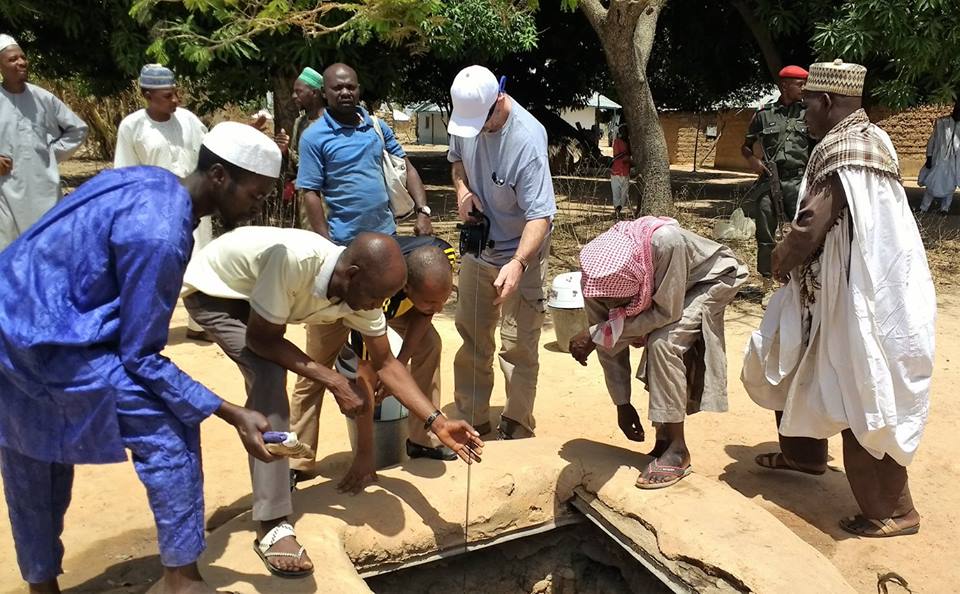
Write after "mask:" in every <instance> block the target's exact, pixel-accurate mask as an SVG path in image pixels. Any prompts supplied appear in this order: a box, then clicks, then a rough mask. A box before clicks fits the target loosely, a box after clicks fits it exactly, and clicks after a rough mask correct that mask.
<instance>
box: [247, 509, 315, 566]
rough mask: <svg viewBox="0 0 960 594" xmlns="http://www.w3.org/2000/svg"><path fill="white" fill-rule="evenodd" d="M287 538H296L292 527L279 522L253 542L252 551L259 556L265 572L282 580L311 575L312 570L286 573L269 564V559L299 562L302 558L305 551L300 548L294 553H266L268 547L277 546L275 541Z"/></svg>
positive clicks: (286, 523) (287, 523)
mask: <svg viewBox="0 0 960 594" xmlns="http://www.w3.org/2000/svg"><path fill="white" fill-rule="evenodd" d="M287 536H292V537H294V538H296V537H297V535H296V533H294V531H293V526H291V525H290V523H289V522H280V523H279V524H277V525H276V526H274V527H273V528H271V529H270V531H269V532H267V533H266V534H264V535H263V540H256V539H254V541H253V550H255V551H256V552H257V554H258V555H260V560H261V561H263V564H264V565H266V566H267V570H268V571H269V572H270V573H272V574H273V575H275V576H277V577H282V578H290V579H296V578H304V577H307V576H308V575H310V574H312V573H313V569H312V568H311V569H301V570H299V571H286V570H283V569H278V568H277V567H274V566H273V564H272V563H270V559H271V558H273V557H286V558H291V559H296V560H297V561H299V560H300V559H301V558H302V557H303V552H304V551H305V550H306V549H304V548H303V547H302V546H301V547H300V550H299V551H297V552H296V553H268V552H267V551H269V550H270V547H272V546H273V545H275V544H277V541H278V540H280V539H281V538H286V537H287Z"/></svg>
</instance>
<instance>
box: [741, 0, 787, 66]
mask: <svg viewBox="0 0 960 594" xmlns="http://www.w3.org/2000/svg"><path fill="white" fill-rule="evenodd" d="M730 3H731V4H733V7H734V8H736V9H737V12H739V13H740V18H742V19H743V22H744V23H746V25H747V28H748V29H750V32H751V33H753V38H754V39H756V41H757V45H758V46H760V53H762V54H763V61H764V62H765V63H766V65H767V70H768V71H770V78H771V79H772V80H773V82H774V83H777V82H779V81H780V69H781V68H783V59H782V58H781V57H780V52H779V51H778V50H777V44H776V43H774V42H773V37H772V36H771V35H770V29H769V28H767V26H766V25H765V24H763V23H762V22H760V19H758V18H757V15H755V14H753V11H752V10H750V7H749V6H747V3H746V1H745V0H730Z"/></svg>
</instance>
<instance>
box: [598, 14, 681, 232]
mask: <svg viewBox="0 0 960 594" xmlns="http://www.w3.org/2000/svg"><path fill="white" fill-rule="evenodd" d="M666 3H667V0H647V1H637V0H611V2H610V8H608V9H604V8H603V6H602V5H601V4H600V1H599V0H580V8H581V9H582V10H583V12H584V14H585V15H586V16H587V20H589V21H590V24H591V25H592V26H593V29H594V30H595V31H596V32H597V35H598V36H599V37H600V43H601V44H602V45H603V53H604V55H605V56H606V58H607V65H608V66H609V67H610V74H611V76H613V80H614V83H615V84H616V87H617V91H618V92H619V95H620V101H621V103H622V105H623V115H624V117H625V118H626V120H627V125H628V126H629V128H630V147H631V149H630V150H631V153H632V157H633V161H634V163H635V165H636V168H637V171H638V173H639V175H638V179H637V183H638V186H639V189H640V196H641V213H642V214H657V215H669V214H672V213H673V210H674V206H673V195H672V192H671V189H670V158H669V155H668V154H667V141H666V138H664V135H663V128H662V127H661V126H660V117H659V115H658V114H657V107H656V105H655V104H654V102H653V95H652V94H651V92H650V85H649V84H648V82H647V61H648V60H649V58H650V51H651V50H652V49H653V40H654V37H655V36H656V32H657V19H658V18H659V16H660V12H661V10H663V7H664V5H666Z"/></svg>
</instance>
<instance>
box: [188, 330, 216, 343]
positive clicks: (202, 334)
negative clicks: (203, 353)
mask: <svg viewBox="0 0 960 594" xmlns="http://www.w3.org/2000/svg"><path fill="white" fill-rule="evenodd" d="M187 338H188V339H190V340H196V341H197V342H213V338H211V337H210V335H209V334H207V331H206V330H191V329H190V328H187Z"/></svg>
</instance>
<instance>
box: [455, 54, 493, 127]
mask: <svg viewBox="0 0 960 594" xmlns="http://www.w3.org/2000/svg"><path fill="white" fill-rule="evenodd" d="M499 94H500V83H498V82H497V77H496V76H494V75H493V73H492V72H490V70H489V69H488V68H484V67H483V66H467V67H466V68H464V69H463V70H461V71H460V73H459V74H457V77H456V78H454V79H453V85H451V86H450V99H451V100H452V102H453V112H452V113H451V114H450V123H449V124H448V125H447V132H449V133H450V134H452V135H453V136H462V137H464V138H473V137H474V136H476V135H477V134H480V130H482V129H483V125H484V124H485V123H486V122H487V114H489V113H490V108H491V107H493V104H494V102H495V101H496V100H497V95H499Z"/></svg>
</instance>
